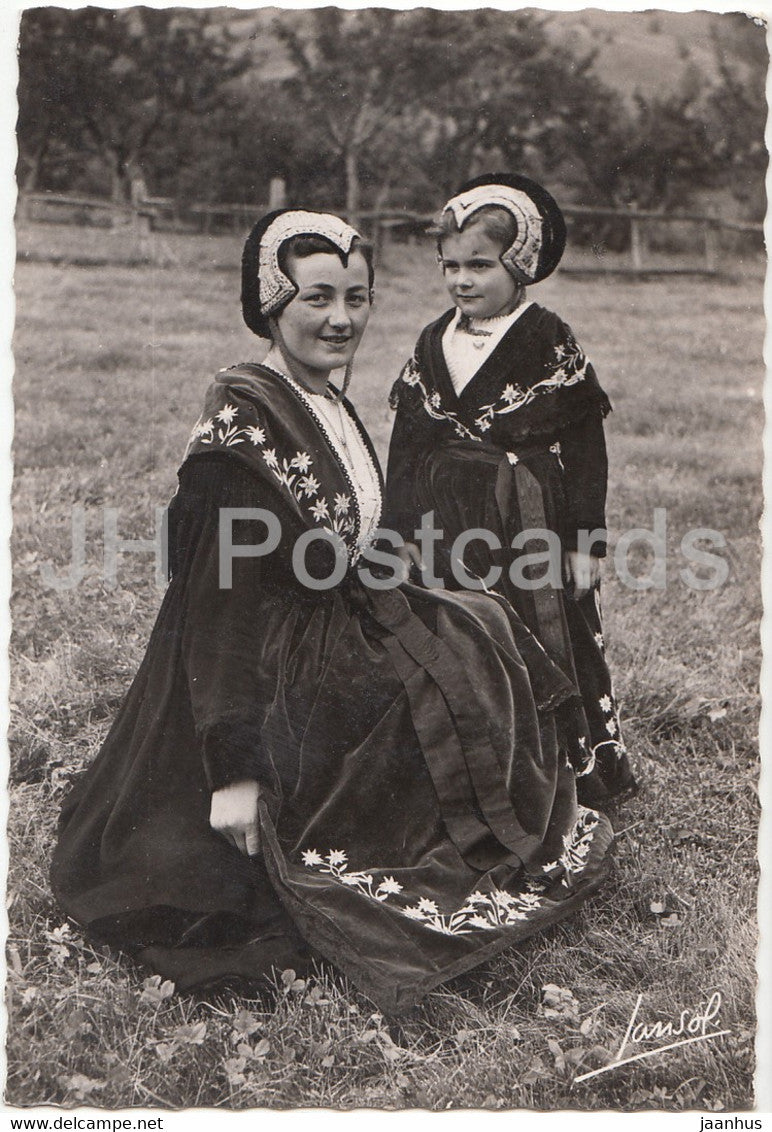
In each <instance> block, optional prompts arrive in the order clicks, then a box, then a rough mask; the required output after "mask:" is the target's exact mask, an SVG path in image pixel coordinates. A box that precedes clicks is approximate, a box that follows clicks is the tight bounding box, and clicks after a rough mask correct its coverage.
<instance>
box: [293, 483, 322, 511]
mask: <svg viewBox="0 0 772 1132" xmlns="http://www.w3.org/2000/svg"><path fill="white" fill-rule="evenodd" d="M298 487H299V488H300V490H301V491H302V492H303V494H304V495H305V497H306V499H310V498H311V497H312V496H313V495H317V494H318V492H319V488H320V487H321V484H320V483H319V480H318V479H316V477H315V476H303V477H302V478H301V479H299V480H298ZM312 510H313V508H312Z"/></svg>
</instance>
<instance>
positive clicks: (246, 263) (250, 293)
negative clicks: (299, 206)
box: [241, 210, 375, 338]
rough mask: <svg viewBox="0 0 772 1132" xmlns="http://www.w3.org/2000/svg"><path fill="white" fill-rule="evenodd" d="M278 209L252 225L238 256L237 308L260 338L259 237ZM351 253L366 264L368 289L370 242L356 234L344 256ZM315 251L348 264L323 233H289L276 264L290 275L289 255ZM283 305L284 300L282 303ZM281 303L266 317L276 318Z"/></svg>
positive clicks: (265, 325) (265, 332) (264, 324)
mask: <svg viewBox="0 0 772 1132" xmlns="http://www.w3.org/2000/svg"><path fill="white" fill-rule="evenodd" d="M282 211H286V210H279V211H277V212H272V213H269V214H268V215H267V216H264V217H263V219H262V220H261V221H260V222H259V223H258V224H256V225H255V227H254V228H253V229H252V231H251V233H250V234H249V237H248V238H247V242H246V243H245V245H244V253H243V255H242V258H241V310H242V314H243V315H244V321H245V322H246V324H247V326H248V327H249V329H250V330H251V331H252V332H253V333H254V334H257V335H258V337H260V338H270V337H271V329H270V324H269V319H268V317H267V316H266V315H264V314H263V313H262V310H261V307H260V274H259V268H260V240H261V239H262V236H263V234H264V233H265V231H266V229H267V228H268V226H269V225H270V224H271V222H272V221H273V220H274V219H275V218H276V217H277V216H280V215H281V212H282ZM351 252H361V254H362V255H363V256H364V259H365V263H366V264H367V277H368V283H369V286H370V289H371V290H372V286H373V280H374V277H375V272H374V269H373V247H372V244H369V243H367V241H366V240H363V239H362V238H361V237H359V236H357V238H356V239H355V240H354V242H353V243H352V245H351V249H350V251H349V253H348V256H350V255H351ZM318 253H322V254H324V255H336V256H338V258H339V259H340V261H341V262H342V263H344V264H345V263H348V256H345V255H344V254H343V253H342V252H341V250H340V248H337V247H336V246H335V244H333V243H331V242H330V241H329V240H326V239H325V238H324V237H323V236H317V235H313V234H310V235H301V236H291V237H290V238H289V239H288V240H285V242H284V243H283V244H282V246H281V247H280V248H279V266H280V268H281V270H282V271H283V272H284V274H285V275H288V276H289V278H292V276H291V275H289V272H288V271H287V262H288V260H289V257H290V256H292V255H294V256H297V257H298V258H300V259H303V258H305V257H306V256H310V255H317V254H318ZM291 301H292V300H291V299H288V300H287V303H289V302H291ZM286 305H287V304H286V303H285V304H284V306H286ZM284 306H282V307H280V308H279V309H278V310H276V311H274V312H272V314H271V316H270V317H271V318H276V317H277V316H278V315H280V314H281V312H282V310H284Z"/></svg>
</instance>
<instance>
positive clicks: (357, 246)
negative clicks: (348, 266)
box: [279, 235, 375, 290]
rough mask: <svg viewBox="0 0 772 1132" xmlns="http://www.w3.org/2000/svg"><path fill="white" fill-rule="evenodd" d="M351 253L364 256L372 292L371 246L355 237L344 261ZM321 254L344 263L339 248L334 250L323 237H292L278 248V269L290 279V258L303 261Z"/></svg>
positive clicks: (332, 245) (373, 274)
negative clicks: (333, 256) (336, 258)
mask: <svg viewBox="0 0 772 1132" xmlns="http://www.w3.org/2000/svg"><path fill="white" fill-rule="evenodd" d="M352 252H361V254H362V255H363V256H364V260H365V263H366V264H367V276H368V280H369V287H370V290H372V287H373V280H374V276H375V272H374V268H373V246H372V244H369V243H368V242H367V241H366V240H363V239H362V238H361V237H360V236H357V237H356V239H355V240H354V242H353V243H352V245H351V248H350V250H349V253H348V256H347V257H346V261H345V262H348V259H349V258H350V256H351V254H352ZM318 253H323V254H324V255H330V254H332V255H337V257H338V259H340V260H341V262H343V261H344V257H343V253H342V252H341V250H340V248H336V247H335V245H334V244H332V243H330V241H329V240H325V238H324V237H323V236H315V235H309V236H292V237H291V238H290V239H289V240H285V242H284V243H283V244H282V245H281V247H280V248H279V267H280V268H281V270H282V271H283V272H284V274H285V275H286V276H287V277H288V278H290V275H289V272H288V271H287V263H288V261H289V257H290V256H293V255H294V256H297V258H298V259H305V258H306V257H307V256H310V255H317V254H318Z"/></svg>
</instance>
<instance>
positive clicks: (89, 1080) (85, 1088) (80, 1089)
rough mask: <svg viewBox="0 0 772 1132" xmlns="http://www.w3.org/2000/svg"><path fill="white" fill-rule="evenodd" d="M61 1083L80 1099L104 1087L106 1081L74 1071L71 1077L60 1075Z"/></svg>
mask: <svg viewBox="0 0 772 1132" xmlns="http://www.w3.org/2000/svg"><path fill="white" fill-rule="evenodd" d="M59 1084H60V1085H63V1086H64V1088H65V1089H66V1090H67V1092H68V1093H72V1095H73V1096H74V1097H76V1098H77V1099H78V1100H85V1099H86V1098H87V1097H88V1096H90V1094H91V1093H95V1092H97V1090H99V1089H104V1087H105V1084H106V1082H105V1081H100V1080H98V1079H97V1078H95V1077H86V1076H85V1075H84V1074H83V1073H73V1074H72V1075H71V1076H69V1077H60V1078H59Z"/></svg>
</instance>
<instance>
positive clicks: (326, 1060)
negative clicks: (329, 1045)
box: [320, 1053, 335, 1069]
mask: <svg viewBox="0 0 772 1132" xmlns="http://www.w3.org/2000/svg"><path fill="white" fill-rule="evenodd" d="M320 1064H321V1065H322V1068H324V1069H332V1067H333V1065H334V1064H335V1058H334V1057H333V1055H332V1054H331V1053H328V1054H327V1056H326V1057H323V1058H322V1060H321V1063H320Z"/></svg>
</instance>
